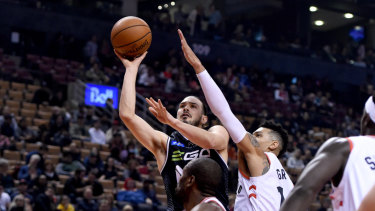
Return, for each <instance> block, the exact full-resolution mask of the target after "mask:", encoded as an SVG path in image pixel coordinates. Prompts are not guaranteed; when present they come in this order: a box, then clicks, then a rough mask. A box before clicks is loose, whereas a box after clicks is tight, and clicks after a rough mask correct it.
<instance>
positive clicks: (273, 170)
mask: <svg viewBox="0 0 375 211" xmlns="http://www.w3.org/2000/svg"><path fill="white" fill-rule="evenodd" d="M265 154H266V155H267V157H268V161H269V163H270V169H269V170H268V172H267V173H266V174H264V175H262V176H258V177H247V176H246V175H245V174H243V173H241V172H240V171H238V188H237V196H236V202H235V205H234V210H235V211H249V210H261V211H265V210H267V211H272V210H277V211H278V210H280V206H281V203H283V201H284V199H286V197H287V196H288V195H289V193H290V191H291V190H292V189H293V187H294V185H293V183H292V181H291V180H290V178H289V176H288V173H287V172H286V171H285V169H284V167H283V166H282V165H281V163H280V161H279V159H278V158H277V157H276V155H275V154H273V153H271V152H266V153H265Z"/></svg>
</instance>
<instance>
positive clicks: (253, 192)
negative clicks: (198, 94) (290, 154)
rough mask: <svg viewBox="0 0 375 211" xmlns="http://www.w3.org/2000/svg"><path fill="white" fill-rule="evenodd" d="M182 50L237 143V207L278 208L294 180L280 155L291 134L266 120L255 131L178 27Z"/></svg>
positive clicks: (219, 116) (215, 112) (207, 97)
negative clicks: (238, 115)
mask: <svg viewBox="0 0 375 211" xmlns="http://www.w3.org/2000/svg"><path fill="white" fill-rule="evenodd" d="M178 34H179V36H180V39H181V45H182V51H183V53H184V56H185V58H186V60H187V61H188V62H189V64H190V65H191V66H192V67H193V68H194V70H195V73H196V74H197V76H198V79H199V82H200V84H201V86H202V89H203V92H204V96H205V98H206V100H207V103H208V105H209V106H210V109H211V111H212V112H213V113H214V114H215V115H216V116H217V117H218V118H219V119H220V121H221V122H222V124H223V125H224V127H225V128H226V129H227V130H228V132H229V134H230V136H231V138H232V140H233V141H234V142H235V143H236V144H237V146H238V149H239V150H238V170H239V173H238V177H239V179H238V190H237V196H236V201H235V206H234V209H235V210H236V211H241V210H279V209H280V205H281V203H282V202H283V200H284V197H286V196H287V195H288V194H289V192H290V191H291V189H292V188H293V183H292V181H291V180H290V178H289V176H288V174H287V173H286V171H285V170H284V168H283V166H282V165H281V163H280V161H279V160H278V158H277V156H279V155H281V154H283V152H285V150H286V145H287V139H288V135H287V133H286V131H285V130H284V129H283V128H282V127H281V125H279V124H275V123H273V122H270V121H268V122H265V123H264V124H263V125H261V126H260V127H259V128H258V129H257V130H256V131H255V132H254V133H253V134H251V133H248V132H246V130H245V128H244V126H243V125H242V124H241V122H240V121H239V120H238V119H237V118H236V116H235V115H234V114H233V113H232V111H231V109H230V107H229V104H228V102H227V100H226V99H225V97H224V95H223V93H222V92H221V90H220V89H219V87H218V86H217V85H216V83H215V81H214V80H213V79H212V78H211V76H210V75H209V74H208V72H207V71H206V69H205V68H204V66H203V65H202V63H201V62H200V60H199V59H198V57H197V56H196V55H195V54H194V52H193V51H192V50H191V48H190V47H189V45H188V44H187V42H186V40H185V37H184V35H183V34H182V32H181V30H178Z"/></svg>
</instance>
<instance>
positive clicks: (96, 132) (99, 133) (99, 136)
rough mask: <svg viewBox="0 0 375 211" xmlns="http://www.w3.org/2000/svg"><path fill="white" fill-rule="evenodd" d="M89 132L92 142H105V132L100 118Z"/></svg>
mask: <svg viewBox="0 0 375 211" xmlns="http://www.w3.org/2000/svg"><path fill="white" fill-rule="evenodd" d="M89 134H90V140H91V142H92V143H98V144H105V133H104V131H103V130H102V129H101V128H100V120H96V121H95V122H94V126H93V127H92V128H90V129H89Z"/></svg>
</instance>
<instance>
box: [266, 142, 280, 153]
mask: <svg viewBox="0 0 375 211" xmlns="http://www.w3.org/2000/svg"><path fill="white" fill-rule="evenodd" d="M279 145H280V143H279V142H278V141H277V140H275V139H274V140H272V143H271V145H269V146H268V148H269V149H270V150H271V151H275V150H276V149H277V148H278V147H279Z"/></svg>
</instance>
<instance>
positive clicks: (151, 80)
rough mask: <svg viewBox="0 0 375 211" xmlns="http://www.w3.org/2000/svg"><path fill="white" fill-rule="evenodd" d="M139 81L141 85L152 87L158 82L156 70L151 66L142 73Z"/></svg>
mask: <svg viewBox="0 0 375 211" xmlns="http://www.w3.org/2000/svg"><path fill="white" fill-rule="evenodd" d="M137 83H138V84H139V85H140V86H145V87H152V86H154V85H155V84H156V76H155V73H154V70H153V69H152V68H151V67H149V68H147V69H146V70H144V71H143V73H142V74H140V76H139V78H138V81H137Z"/></svg>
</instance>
